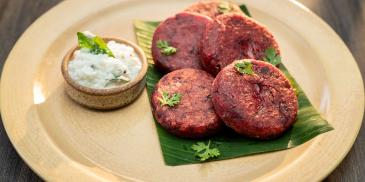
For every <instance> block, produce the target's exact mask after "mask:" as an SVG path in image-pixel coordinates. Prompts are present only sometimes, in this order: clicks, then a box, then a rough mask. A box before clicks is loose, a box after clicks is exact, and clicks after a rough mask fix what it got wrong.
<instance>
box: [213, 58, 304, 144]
mask: <svg viewBox="0 0 365 182" xmlns="http://www.w3.org/2000/svg"><path fill="white" fill-rule="evenodd" d="M245 61H250V62H251V63H252V70H253V71H254V74H252V75H249V74H241V73H239V72H238V71H237V70H236V68H235V67H234V65H235V63H237V62H238V61H235V62H233V63H232V64H230V65H228V66H227V67H225V68H224V69H223V70H222V71H221V72H219V74H218V75H217V77H216V78H215V80H214V83H213V91H212V96H213V105H214V108H215V111H216V113H217V114H218V116H219V117H220V118H221V119H222V120H223V122H224V123H225V124H226V125H227V126H229V127H230V128H232V129H233V130H235V131H236V132H237V133H239V134H241V135H244V136H247V137H250V138H256V139H272V138H275V137H278V136H280V135H282V134H283V133H284V132H285V131H286V130H287V129H289V128H290V127H291V126H292V125H293V123H294V122H295V121H296V116H297V111H298V100H297V97H296V94H295V91H294V89H293V88H292V87H291V85H290V83H289V81H288V79H287V78H286V77H285V75H284V74H283V73H282V72H281V71H280V70H279V69H278V68H276V67H275V66H273V65H271V64H269V63H266V62H263V61H257V60H245Z"/></svg>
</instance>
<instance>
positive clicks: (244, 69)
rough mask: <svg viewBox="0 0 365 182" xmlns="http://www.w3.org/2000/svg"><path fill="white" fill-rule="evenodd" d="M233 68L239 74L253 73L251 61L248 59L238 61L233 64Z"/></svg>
mask: <svg viewBox="0 0 365 182" xmlns="http://www.w3.org/2000/svg"><path fill="white" fill-rule="evenodd" d="M234 68H235V69H236V70H237V71H238V72H239V73H241V74H247V75H253V74H254V72H253V70H252V63H251V62H249V61H244V60H242V61H240V62H237V63H236V64H234Z"/></svg>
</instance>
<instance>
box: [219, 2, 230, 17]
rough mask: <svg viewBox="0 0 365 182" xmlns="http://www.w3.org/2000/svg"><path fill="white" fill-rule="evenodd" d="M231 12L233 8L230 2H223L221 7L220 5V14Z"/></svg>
mask: <svg viewBox="0 0 365 182" xmlns="http://www.w3.org/2000/svg"><path fill="white" fill-rule="evenodd" d="M230 11H231V7H230V5H229V3H228V2H226V1H222V2H221V3H220V4H219V5H218V12H219V13H221V14H224V13H229V12H230Z"/></svg>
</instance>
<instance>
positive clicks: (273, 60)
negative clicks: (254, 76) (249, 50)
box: [264, 47, 281, 66]
mask: <svg viewBox="0 0 365 182" xmlns="http://www.w3.org/2000/svg"><path fill="white" fill-rule="evenodd" d="M264 61H266V62H268V63H270V64H272V65H274V66H276V65H278V64H280V63H281V57H280V55H279V54H277V53H276V50H275V49H274V48H272V47H270V48H267V49H266V50H265V57H264Z"/></svg>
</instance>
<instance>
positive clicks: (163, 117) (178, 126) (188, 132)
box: [152, 69, 223, 138]
mask: <svg viewBox="0 0 365 182" xmlns="http://www.w3.org/2000/svg"><path fill="white" fill-rule="evenodd" d="M213 80H214V78H213V77H212V76H211V75H210V74H208V73H207V72H205V71H203V70H196V69H181V70H177V71H173V72H170V73H169V74H167V75H165V76H164V77H162V78H161V80H160V81H159V82H158V84H157V85H156V87H155V90H154V92H153V94H152V108H153V114H154V116H155V118H156V120H157V121H158V122H159V123H160V124H161V126H162V127H164V128H165V129H166V130H167V131H169V132H170V133H172V134H174V135H177V136H180V137H186V138H202V137H207V136H211V135H214V134H216V133H217V132H218V131H219V130H220V129H221V127H222V126H223V122H221V121H220V119H219V117H218V116H217V115H216V113H215V112H214V107H213V103H212V100H211V88H212V83H213ZM162 92H167V93H169V94H170V96H171V95H172V94H174V93H180V94H181V95H182V97H181V100H180V102H179V103H178V104H177V105H175V106H173V107H170V106H167V105H164V106H161V102H160V100H159V99H160V98H162Z"/></svg>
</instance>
